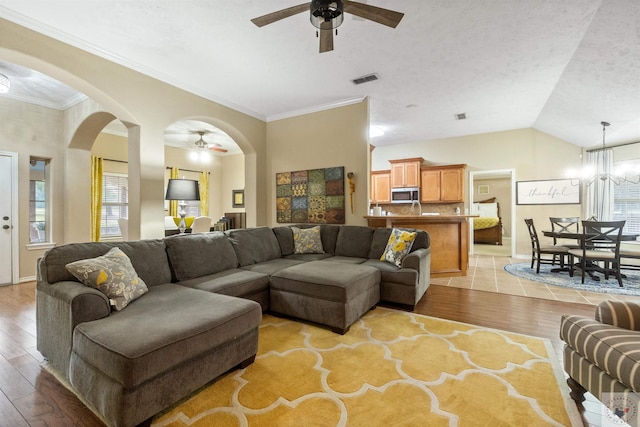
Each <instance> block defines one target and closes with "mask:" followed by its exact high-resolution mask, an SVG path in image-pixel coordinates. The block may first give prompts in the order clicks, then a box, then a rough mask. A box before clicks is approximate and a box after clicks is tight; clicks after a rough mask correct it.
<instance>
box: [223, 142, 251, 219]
mask: <svg viewBox="0 0 640 427" xmlns="http://www.w3.org/2000/svg"><path fill="white" fill-rule="evenodd" d="M221 159H222V168H223V169H224V174H223V176H222V183H221V187H220V190H219V197H220V199H221V201H220V203H221V204H222V211H221V212H220V215H219V216H222V215H223V214H224V213H225V212H245V208H234V207H233V199H232V194H233V190H243V189H244V163H245V162H244V156H243V155H240V154H239V155H234V156H224V157H221Z"/></svg>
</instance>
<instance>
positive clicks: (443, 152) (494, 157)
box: [372, 129, 582, 256]
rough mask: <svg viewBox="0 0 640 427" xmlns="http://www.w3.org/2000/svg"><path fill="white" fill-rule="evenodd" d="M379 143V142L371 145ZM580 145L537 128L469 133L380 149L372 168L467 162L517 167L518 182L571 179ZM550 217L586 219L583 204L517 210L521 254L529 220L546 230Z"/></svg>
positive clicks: (476, 166) (526, 248)
mask: <svg viewBox="0 0 640 427" xmlns="http://www.w3.org/2000/svg"><path fill="white" fill-rule="evenodd" d="M372 144H373V145H375V139H374V140H373V141H372ZM581 152H582V149H581V147H578V146H576V145H573V144H570V143H568V142H566V141H563V140H561V139H558V138H555V137H553V136H551V135H548V134H545V133H543V132H540V131H537V130H535V129H519V130H512V131H505V132H493V133H486V134H481V135H469V136H463V137H458V138H447V139H439V140H431V141H422V142H414V143H410V144H401V145H394V146H389V147H384V146H383V147H376V149H375V150H374V151H373V153H372V169H373V170H380V169H389V163H388V162H389V160H393V159H403V158H410V157H423V158H424V159H425V161H426V163H428V164H456V163H464V164H467V174H466V175H467V176H465V181H464V182H465V187H468V183H469V179H468V172H469V171H484V170H504V169H514V170H515V173H516V181H526V180H537V179H560V178H566V176H565V173H566V171H567V170H569V169H574V170H576V169H578V168H579V167H580V166H581V159H580V154H581ZM465 192H466V196H465V206H466V208H469V202H470V199H471V198H470V197H469V194H470V193H469V188H465ZM549 216H582V213H581V206H580V205H540V206H516V210H515V212H514V213H513V214H512V218H513V221H515V224H516V255H518V256H528V255H529V254H530V252H531V244H530V240H529V234H528V232H527V230H526V226H525V224H524V219H525V218H533V219H534V222H535V223H536V224H540V225H539V226H538V228H539V229H541V230H545V229H547V228H549V227H548V224H549Z"/></svg>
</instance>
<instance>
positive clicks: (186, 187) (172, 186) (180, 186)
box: [165, 179, 200, 200]
mask: <svg viewBox="0 0 640 427" xmlns="http://www.w3.org/2000/svg"><path fill="white" fill-rule="evenodd" d="M165 200H200V187H199V185H198V181H194V180H193V179H170V180H169V184H168V185H167V195H166V196H165Z"/></svg>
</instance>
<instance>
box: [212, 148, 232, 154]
mask: <svg viewBox="0 0 640 427" xmlns="http://www.w3.org/2000/svg"><path fill="white" fill-rule="evenodd" d="M209 150H211V151H218V152H220V153H226V152H227V151H229V150H225V149H224V148H220V147H209Z"/></svg>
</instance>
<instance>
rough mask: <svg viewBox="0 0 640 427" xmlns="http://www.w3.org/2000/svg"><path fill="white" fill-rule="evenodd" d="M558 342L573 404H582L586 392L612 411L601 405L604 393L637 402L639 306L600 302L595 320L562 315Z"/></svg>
mask: <svg viewBox="0 0 640 427" xmlns="http://www.w3.org/2000/svg"><path fill="white" fill-rule="evenodd" d="M560 338H562V340H563V341H564V342H565V347H564V369H565V371H566V372H567V373H568V374H569V379H568V380H567V383H568V384H569V387H570V388H571V393H570V395H571V397H572V398H573V400H575V401H576V402H577V403H580V402H582V401H584V396H583V395H584V393H585V392H586V391H589V392H591V394H593V395H594V396H595V397H596V398H598V399H599V400H600V401H602V402H603V403H604V404H605V406H608V407H609V409H611V410H612V411H614V410H615V409H616V408H615V407H612V406H615V404H614V402H613V401H611V400H610V401H605V399H608V397H607V394H606V393H621V394H620V396H624V397H628V398H630V399H632V400H633V401H634V402H638V401H639V400H640V304H634V303H627V302H619V301H604V302H602V303H600V304H599V305H598V306H597V307H596V313H595V320H594V319H589V318H587V317H584V316H576V315H564V316H562V320H561V323H560ZM636 414H637V413H636ZM633 425H636V424H633Z"/></svg>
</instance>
